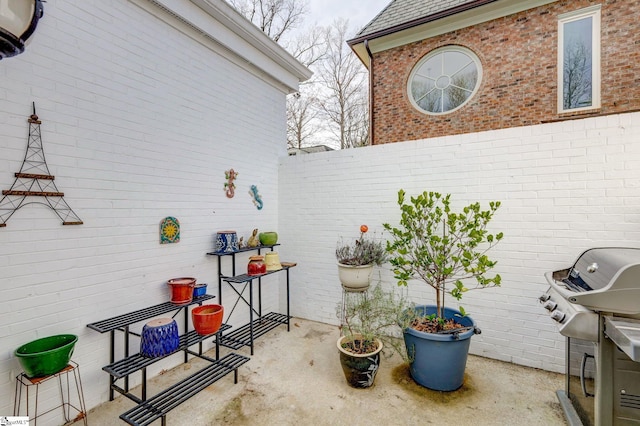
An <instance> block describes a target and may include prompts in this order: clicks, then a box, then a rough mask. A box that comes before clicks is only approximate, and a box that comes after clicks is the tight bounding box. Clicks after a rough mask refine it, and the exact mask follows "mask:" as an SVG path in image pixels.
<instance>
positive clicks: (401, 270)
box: [384, 189, 502, 391]
mask: <svg viewBox="0 0 640 426" xmlns="http://www.w3.org/2000/svg"><path fill="white" fill-rule="evenodd" d="M450 197H451V195H450V194H447V195H444V196H443V195H441V194H439V193H437V192H427V191H424V192H423V193H422V194H420V195H418V196H417V197H411V198H410V200H409V201H407V200H406V197H405V192H404V190H402V189H401V190H400V191H399V192H398V205H399V206H400V210H401V218H400V224H399V226H398V227H394V226H391V225H389V224H388V223H385V224H384V228H385V229H386V230H387V231H389V233H390V235H391V237H390V241H388V242H387V251H388V252H389V253H390V254H391V258H390V260H389V262H390V263H391V265H392V270H393V273H394V276H395V278H396V279H397V280H398V285H400V286H406V285H408V283H409V282H413V281H422V282H423V283H426V284H427V285H428V286H430V287H431V288H433V289H434V291H435V305H418V306H416V307H415V309H412V310H410V311H408V314H409V315H408V319H407V322H405V323H404V324H403V325H406V327H405V328H404V338H405V344H406V349H407V354H408V356H409V359H410V371H411V376H412V377H413V379H414V380H415V381H416V382H417V383H418V384H420V385H422V386H425V387H427V388H430V389H435V390H442V391H451V390H455V389H458V388H459V387H460V386H462V382H463V380H464V369H465V366H466V362H467V354H468V350H469V343H470V339H471V337H472V336H473V335H474V334H476V333H479V329H478V328H477V327H476V324H475V321H473V319H472V318H470V317H469V316H467V315H466V313H465V311H464V309H463V308H462V307H460V308H459V309H458V310H456V309H453V308H450V307H446V306H445V297H446V296H451V297H453V298H454V299H456V300H460V299H461V298H462V295H463V294H464V293H465V292H467V291H468V290H471V289H478V288H487V287H494V286H499V285H500V275H498V274H496V275H493V276H490V275H488V272H489V270H490V269H492V268H493V267H494V266H495V265H496V262H495V261H493V260H490V259H489V258H488V257H487V251H488V250H490V249H491V248H492V247H493V246H494V245H495V244H497V243H498V242H499V241H500V240H501V239H502V233H495V234H492V233H490V232H489V231H487V229H486V228H487V225H488V224H489V222H490V220H491V219H492V218H493V215H494V213H495V212H496V210H497V209H498V208H499V207H500V202H499V201H492V202H490V203H489V209H487V210H482V208H481V207H480V203H477V202H476V203H472V204H470V205H468V206H466V207H464V208H463V209H462V211H461V212H460V213H456V212H453V211H452V210H451V206H450ZM468 286H469V287H468Z"/></svg>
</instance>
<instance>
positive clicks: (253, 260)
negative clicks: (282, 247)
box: [247, 256, 267, 275]
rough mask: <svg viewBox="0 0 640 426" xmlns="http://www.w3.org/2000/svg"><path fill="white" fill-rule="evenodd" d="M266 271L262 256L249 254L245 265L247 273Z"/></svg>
mask: <svg viewBox="0 0 640 426" xmlns="http://www.w3.org/2000/svg"><path fill="white" fill-rule="evenodd" d="M266 273H267V265H266V263H264V256H251V257H250V258H249V264H248V265H247V275H261V274H266Z"/></svg>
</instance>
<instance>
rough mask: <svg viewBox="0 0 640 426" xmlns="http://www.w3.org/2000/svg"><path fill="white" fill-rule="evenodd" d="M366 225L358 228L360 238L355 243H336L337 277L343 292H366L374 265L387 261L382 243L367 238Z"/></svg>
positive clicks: (341, 241)
mask: <svg viewBox="0 0 640 426" xmlns="http://www.w3.org/2000/svg"><path fill="white" fill-rule="evenodd" d="M368 231H369V227H368V226H367V225H361V226H360V238H358V239H356V240H355V241H350V242H345V241H344V239H341V240H340V241H338V245H337V247H336V259H337V260H338V276H339V278H340V282H341V283H342V287H343V288H344V289H345V291H352V292H361V291H366V290H367V289H368V288H369V285H371V275H372V273H373V267H374V266H375V265H378V266H380V265H382V264H383V263H384V262H385V261H386V260H387V257H388V255H387V252H386V246H385V243H384V242H383V241H379V240H376V239H374V238H369V237H367V236H366V235H365V234H366V233H367V232H368Z"/></svg>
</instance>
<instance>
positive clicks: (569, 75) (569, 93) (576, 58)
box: [563, 40, 592, 109]
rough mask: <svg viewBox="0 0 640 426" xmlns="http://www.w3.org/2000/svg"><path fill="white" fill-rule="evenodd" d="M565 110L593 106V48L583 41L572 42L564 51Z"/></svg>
mask: <svg viewBox="0 0 640 426" xmlns="http://www.w3.org/2000/svg"><path fill="white" fill-rule="evenodd" d="M563 65H564V70H563V73H564V81H563V84H564V87H563V91H564V97H563V103H564V108H565V109H571V108H580V107H584V106H589V105H591V101H592V100H591V80H592V75H591V48H590V47H588V46H586V45H585V43H584V42H583V41H581V40H572V41H570V42H569V43H568V44H567V46H566V47H565V49H564V64H563Z"/></svg>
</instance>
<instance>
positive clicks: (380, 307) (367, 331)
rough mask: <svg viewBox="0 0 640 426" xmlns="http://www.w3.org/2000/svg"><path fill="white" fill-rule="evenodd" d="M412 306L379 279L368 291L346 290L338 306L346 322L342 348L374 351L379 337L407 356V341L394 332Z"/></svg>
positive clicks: (341, 317)
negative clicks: (405, 343) (384, 285)
mask: <svg viewBox="0 0 640 426" xmlns="http://www.w3.org/2000/svg"><path fill="white" fill-rule="evenodd" d="M409 307H410V304H409V302H408V301H407V300H406V298H405V297H404V296H403V295H402V294H398V293H397V292H395V291H391V290H384V289H383V288H382V286H381V284H380V282H378V284H376V286H375V287H372V288H371V289H370V290H368V291H366V292H361V293H345V297H344V298H343V300H342V302H339V303H338V305H337V307H336V315H337V316H338V318H340V319H341V321H342V323H343V324H342V326H341V332H342V334H343V335H344V336H346V337H347V339H345V343H343V344H342V347H343V349H345V350H347V351H349V352H351V353H355V354H366V353H371V352H373V351H375V350H376V349H377V345H376V343H375V340H376V339H378V340H380V341H382V342H383V346H384V348H388V349H392V350H395V351H397V352H398V353H400V355H402V356H404V355H403V350H404V345H402V342H401V341H400V340H399V339H398V338H397V337H394V336H393V334H394V333H393V332H394V331H400V327H399V324H400V323H401V322H402V320H403V315H404V312H405V311H406V310H407V309H408V308H409ZM383 350H384V349H383ZM387 353H389V352H387ZM391 353H392V352H391Z"/></svg>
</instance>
